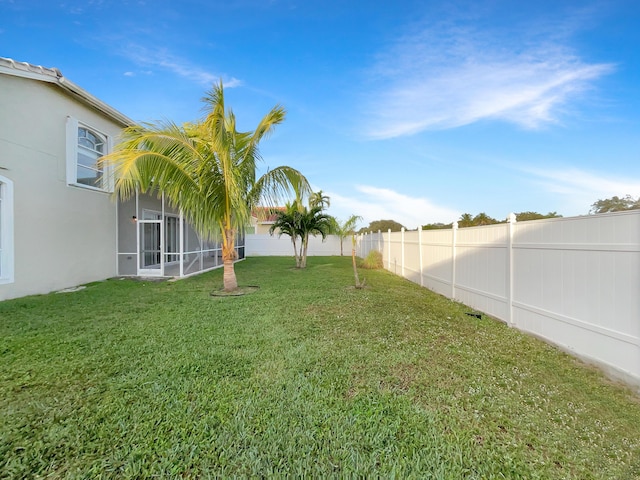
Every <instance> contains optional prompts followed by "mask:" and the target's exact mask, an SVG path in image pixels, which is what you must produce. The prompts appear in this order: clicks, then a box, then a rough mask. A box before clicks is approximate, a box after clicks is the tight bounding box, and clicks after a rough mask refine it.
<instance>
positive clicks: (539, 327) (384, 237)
mask: <svg viewBox="0 0 640 480" xmlns="http://www.w3.org/2000/svg"><path fill="white" fill-rule="evenodd" d="M512 217H513V216H512ZM248 245H249V244H248V243H247V246H248ZM349 247H350V245H349ZM357 248H358V256H360V257H364V256H366V254H367V253H368V252H369V251H370V250H373V249H375V250H378V251H380V252H381V253H382V255H383V260H384V266H385V268H386V269H387V270H389V271H391V272H394V273H396V274H398V275H401V276H403V277H405V278H407V279H409V280H411V281H412V282H415V283H417V284H419V285H421V286H424V287H427V288H429V289H431V290H433V291H435V292H437V293H440V294H442V295H445V296H447V297H449V298H452V299H455V300H457V301H459V302H462V303H464V304H466V305H468V306H470V307H471V308H474V309H477V310H478V311H482V312H484V313H486V314H488V315H491V316H493V317H495V318H498V319H500V320H503V321H504V322H506V323H508V324H509V325H512V326H514V327H517V328H519V329H521V330H524V331H526V332H530V333H532V334H534V335H536V336H539V337H541V338H544V339H546V340H548V341H550V342H552V343H554V344H556V345H558V346H560V347H562V348H563V349H565V350H567V351H569V352H572V353H573V354H575V355H577V356H578V357H581V358H583V359H585V360H587V361H591V362H594V363H596V364H598V365H600V366H601V367H604V369H605V370H607V371H608V372H609V373H610V374H613V375H615V376H617V377H618V378H621V379H623V380H625V381H627V382H628V383H631V384H634V385H636V386H640V211H631V212H622V213H614V214H606V215H589V216H583V217H572V218H556V219H548V220H536V221H529V222H515V219H513V218H512V220H511V222H509V223H506V224H499V225H489V226H484V227H473V228H460V229H458V228H455V225H454V228H453V229H449V230H427V231H421V230H418V231H403V232H394V233H391V232H385V233H381V232H377V233H369V234H364V235H361V236H359V238H358V247H357Z"/></svg>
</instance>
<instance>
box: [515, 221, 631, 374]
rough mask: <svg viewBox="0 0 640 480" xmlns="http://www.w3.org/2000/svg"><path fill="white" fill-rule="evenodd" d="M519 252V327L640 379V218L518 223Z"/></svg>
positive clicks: (516, 304) (516, 284) (517, 262)
mask: <svg viewBox="0 0 640 480" xmlns="http://www.w3.org/2000/svg"><path fill="white" fill-rule="evenodd" d="M513 255H514V263H515V269H514V273H513V285H514V296H513V315H514V322H515V324H516V325H517V326H518V327H519V328H521V329H523V330H526V331H528V332H531V333H534V334H536V335H538V336H541V337H543V338H546V339H548V340H550V341H552V342H554V343H557V344H559V345H562V346H564V347H566V348H568V349H569V350H571V351H574V352H576V353H577V354H579V355H581V356H585V357H587V358H589V359H593V360H597V361H598V362H599V363H602V364H604V365H605V366H608V367H611V368H614V369H616V370H621V371H622V372H623V373H624V374H626V375H630V376H632V377H634V378H637V379H640V295H639V294H640V215H638V214H635V213H631V214H630V213H624V214H611V215H606V216H600V215H598V216H586V217H575V218H567V219H559V220H553V221H545V222H526V223H524V222H523V223H520V224H516V226H515V232H514V243H513Z"/></svg>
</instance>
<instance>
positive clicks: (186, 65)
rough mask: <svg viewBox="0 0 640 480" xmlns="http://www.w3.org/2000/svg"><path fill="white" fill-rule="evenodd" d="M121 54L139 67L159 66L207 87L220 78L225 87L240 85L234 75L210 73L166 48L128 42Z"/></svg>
mask: <svg viewBox="0 0 640 480" xmlns="http://www.w3.org/2000/svg"><path fill="white" fill-rule="evenodd" d="M123 54H124V55H125V56H126V57H127V58H129V59H130V60H131V61H133V62H134V63H136V64H137V65H139V66H141V67H145V68H160V69H162V70H165V71H168V72H171V73H174V74H176V75H178V76H180V77H183V78H186V79H188V80H191V81H193V82H196V83H198V84H201V85H204V86H207V87H209V86H211V85H212V84H213V83H215V82H217V81H218V80H219V79H220V78H222V79H223V83H224V86H225V87H226V88H234V87H238V86H240V85H242V81H240V80H238V79H237V78H235V77H227V76H225V75H223V74H220V73H212V72H210V71H208V70H206V69H203V68H202V67H200V66H197V65H193V64H192V63H191V62H190V61H189V60H187V59H185V58H181V57H178V56H176V55H174V54H172V53H170V52H169V51H168V50H167V49H157V50H151V49H148V48H146V47H143V46H141V45H133V44H130V45H128V46H127V48H126V49H124V50H123Z"/></svg>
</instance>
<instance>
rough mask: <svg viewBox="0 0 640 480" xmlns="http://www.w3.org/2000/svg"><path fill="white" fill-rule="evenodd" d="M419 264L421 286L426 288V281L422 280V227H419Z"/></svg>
mask: <svg viewBox="0 0 640 480" xmlns="http://www.w3.org/2000/svg"><path fill="white" fill-rule="evenodd" d="M418 264H419V267H418V268H419V271H420V286H421V287H424V280H423V279H422V225H418Z"/></svg>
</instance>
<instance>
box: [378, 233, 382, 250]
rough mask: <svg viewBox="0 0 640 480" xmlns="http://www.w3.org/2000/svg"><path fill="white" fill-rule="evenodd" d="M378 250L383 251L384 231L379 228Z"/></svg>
mask: <svg viewBox="0 0 640 480" xmlns="http://www.w3.org/2000/svg"><path fill="white" fill-rule="evenodd" d="M378 251H379V252H380V253H382V232H381V231H380V229H378Z"/></svg>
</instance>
